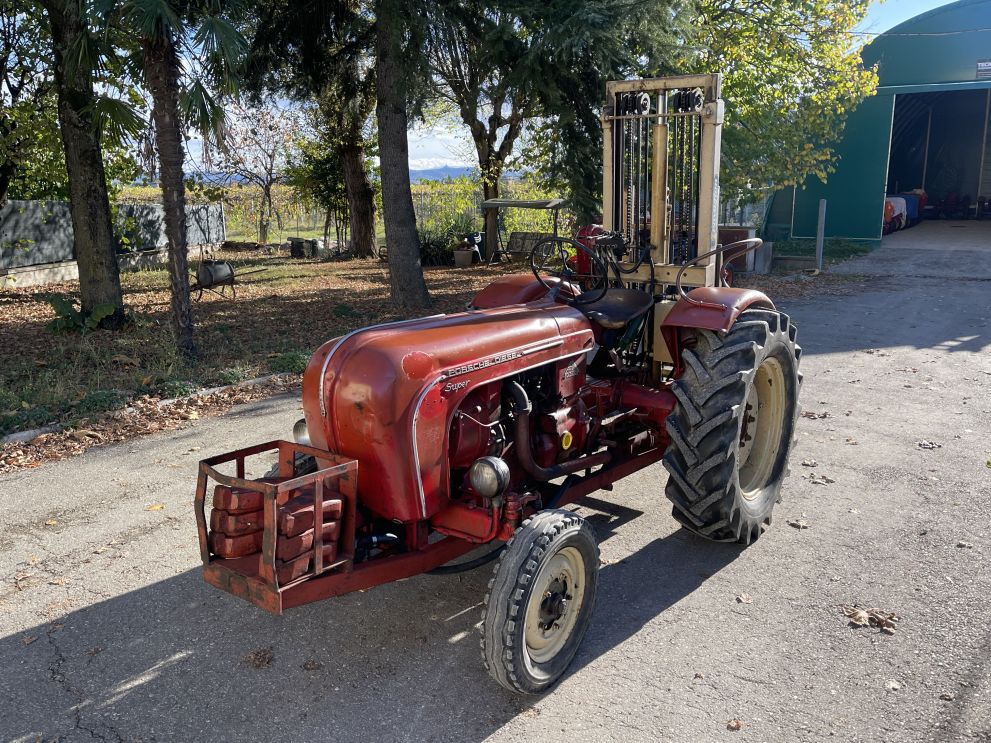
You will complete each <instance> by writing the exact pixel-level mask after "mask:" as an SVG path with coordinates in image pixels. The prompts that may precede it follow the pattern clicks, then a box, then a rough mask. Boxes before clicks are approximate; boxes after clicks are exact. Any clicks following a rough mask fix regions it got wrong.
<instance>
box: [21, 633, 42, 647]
mask: <svg viewBox="0 0 991 743" xmlns="http://www.w3.org/2000/svg"><path fill="white" fill-rule="evenodd" d="M37 639H38V636H37V635H24V636H23V637H21V645H30V644H31V643H32V642H34V641H35V640H37Z"/></svg>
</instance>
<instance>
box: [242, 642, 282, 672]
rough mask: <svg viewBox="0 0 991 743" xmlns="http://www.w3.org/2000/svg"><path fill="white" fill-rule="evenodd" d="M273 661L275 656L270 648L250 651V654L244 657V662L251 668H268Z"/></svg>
mask: <svg viewBox="0 0 991 743" xmlns="http://www.w3.org/2000/svg"><path fill="white" fill-rule="evenodd" d="M274 659H275V654H274V653H273V652H272V648H271V647H267V648H259V649H258V650H252V651H251V652H250V653H248V654H247V655H246V656H244V662H245V663H247V664H248V665H249V666H251V667H252V668H268V667H269V666H270V665H272V661H273V660H274Z"/></svg>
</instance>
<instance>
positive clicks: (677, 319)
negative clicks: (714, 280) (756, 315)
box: [661, 286, 774, 362]
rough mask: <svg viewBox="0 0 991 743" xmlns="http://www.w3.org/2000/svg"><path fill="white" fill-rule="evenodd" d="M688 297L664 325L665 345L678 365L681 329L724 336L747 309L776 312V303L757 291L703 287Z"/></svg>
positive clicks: (677, 305)
mask: <svg viewBox="0 0 991 743" xmlns="http://www.w3.org/2000/svg"><path fill="white" fill-rule="evenodd" d="M688 297H689V299H685V298H681V299H679V300H678V302H677V304H675V306H674V307H673V308H672V309H671V311H670V312H669V313H668V314H667V316H666V317H665V318H664V320H663V321H662V322H661V333H662V334H663V336H664V342H665V343H666V344H667V347H668V351H669V352H670V353H671V357H672V358H673V359H675V361H676V362H679V361H680V359H681V341H680V335H679V332H678V331H679V329H681V328H698V329H702V330H714V331H721V332H724V333H725V332H726V331H728V330H729V329H730V327H731V326H732V325H733V323H734V322H736V318H737V317H739V316H740V313H741V312H743V311H744V310H745V309H747V308H748V307H763V308H766V309H769V310H773V309H774V303H773V302H772V301H771V300H770V299H769V298H768V296H767V295H766V294H764V293H763V292H759V291H757V290H756V289H738V288H735V287H729V286H702V287H699V288H697V289H692V290H691V291H690V292H688ZM689 300H692V301H689ZM693 302H697V303H699V304H695V303H693Z"/></svg>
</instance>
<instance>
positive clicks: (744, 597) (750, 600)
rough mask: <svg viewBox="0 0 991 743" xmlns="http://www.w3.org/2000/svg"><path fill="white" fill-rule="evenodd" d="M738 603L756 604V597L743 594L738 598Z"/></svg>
mask: <svg viewBox="0 0 991 743" xmlns="http://www.w3.org/2000/svg"><path fill="white" fill-rule="evenodd" d="M736 603H738V604H752V603H754V597H753V596H751V595H750V594H749V593H741V594H738V595H737V597H736Z"/></svg>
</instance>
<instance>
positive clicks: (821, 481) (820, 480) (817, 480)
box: [802, 472, 836, 485]
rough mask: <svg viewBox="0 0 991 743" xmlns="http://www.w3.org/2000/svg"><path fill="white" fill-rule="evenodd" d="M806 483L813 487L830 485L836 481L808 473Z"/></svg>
mask: <svg viewBox="0 0 991 743" xmlns="http://www.w3.org/2000/svg"><path fill="white" fill-rule="evenodd" d="M802 477H805V475H802ZM808 481H809V482H810V483H812V484H813V485H832V484H833V483H834V482H836V480H834V479H833V478H832V477H829V476H828V475H819V474H816V473H815V472H810V473H809V476H808Z"/></svg>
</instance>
